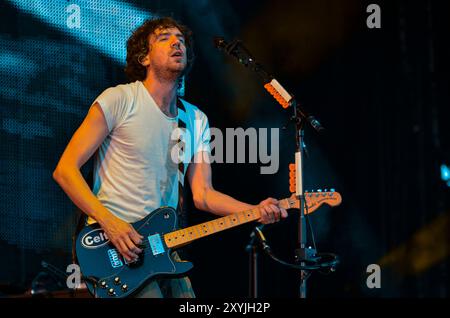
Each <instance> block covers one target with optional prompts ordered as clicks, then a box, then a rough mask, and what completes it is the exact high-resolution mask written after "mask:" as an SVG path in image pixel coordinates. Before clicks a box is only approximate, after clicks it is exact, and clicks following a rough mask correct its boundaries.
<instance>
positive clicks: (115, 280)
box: [114, 277, 120, 285]
mask: <svg viewBox="0 0 450 318" xmlns="http://www.w3.org/2000/svg"><path fill="white" fill-rule="evenodd" d="M114 284H115V285H120V277H115V278H114Z"/></svg>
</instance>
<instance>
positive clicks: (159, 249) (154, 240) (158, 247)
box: [148, 234, 166, 255]
mask: <svg viewBox="0 0 450 318" xmlns="http://www.w3.org/2000/svg"><path fill="white" fill-rule="evenodd" d="M148 242H149V243H150V248H151V250H152V254H153V255H159V254H164V253H165V252H166V251H165V249H164V246H163V243H162V240H161V236H160V235H159V234H153V235H150V236H149V237H148Z"/></svg>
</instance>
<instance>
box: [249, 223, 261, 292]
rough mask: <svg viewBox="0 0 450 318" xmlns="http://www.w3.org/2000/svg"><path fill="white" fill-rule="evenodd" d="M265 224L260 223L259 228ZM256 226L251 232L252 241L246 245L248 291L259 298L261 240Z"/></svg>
mask: <svg viewBox="0 0 450 318" xmlns="http://www.w3.org/2000/svg"><path fill="white" fill-rule="evenodd" d="M263 227H264V225H262V224H261V225H258V228H260V229H262V228H263ZM255 232H256V228H255V229H254V230H253V231H252V233H251V234H250V242H249V243H248V245H247V246H246V247H245V250H246V252H248V264H249V267H248V277H249V283H248V293H249V297H250V298H258V254H259V241H258V239H257V238H256V235H255Z"/></svg>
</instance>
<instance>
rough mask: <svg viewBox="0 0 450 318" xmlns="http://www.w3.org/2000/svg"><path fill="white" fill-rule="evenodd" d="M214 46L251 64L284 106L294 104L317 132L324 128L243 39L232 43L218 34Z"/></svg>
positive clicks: (271, 92)
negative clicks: (261, 63) (257, 58)
mask: <svg viewBox="0 0 450 318" xmlns="http://www.w3.org/2000/svg"><path fill="white" fill-rule="evenodd" d="M214 46H215V47H216V48H217V49H219V50H223V51H224V52H225V53H227V54H229V55H231V56H233V57H235V58H236V59H237V60H238V61H239V63H241V64H242V65H244V66H246V67H248V66H251V68H252V69H253V71H254V72H256V73H258V74H259V75H260V76H261V78H262V79H263V81H264V88H265V89H266V90H267V91H268V92H269V94H270V95H272V96H273V98H275V100H276V101H277V102H278V103H279V104H280V105H281V106H282V107H283V108H285V109H286V108H288V107H290V106H294V107H295V108H296V109H297V110H298V112H299V113H300V115H301V116H302V117H303V118H304V119H305V120H306V121H308V122H309V123H310V124H311V126H312V127H313V128H314V129H315V130H316V131H317V132H320V131H322V130H323V129H324V128H323V126H322V125H321V124H320V122H319V121H318V120H317V119H316V118H314V116H312V115H310V114H308V113H306V112H305V111H304V110H303V109H301V107H300V106H299V105H297V103H296V101H295V99H294V96H292V95H291V94H289V92H288V91H287V90H286V89H285V88H284V87H283V86H282V85H281V84H280V82H278V81H277V80H276V79H275V78H274V77H273V76H271V75H269V73H267V72H266V71H265V70H264V68H263V67H262V66H261V65H260V64H259V63H257V62H256V61H255V59H254V58H253V56H252V55H251V54H250V52H249V51H248V50H247V48H246V47H245V46H244V44H243V43H242V41H240V40H233V41H231V42H230V43H227V42H226V41H225V39H224V38H223V37H221V36H216V37H214Z"/></svg>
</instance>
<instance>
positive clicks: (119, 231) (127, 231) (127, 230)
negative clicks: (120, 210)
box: [99, 215, 144, 262]
mask: <svg viewBox="0 0 450 318" xmlns="http://www.w3.org/2000/svg"><path fill="white" fill-rule="evenodd" d="M99 223H100V226H101V227H102V229H103V230H104V231H105V232H106V235H108V238H109V240H110V241H111V243H113V244H114V246H115V247H116V248H117V250H118V251H119V252H120V254H122V256H123V257H124V258H125V259H126V260H127V262H133V261H135V260H137V259H138V257H139V256H138V254H140V253H141V252H142V250H141V249H140V248H138V247H137V245H140V244H141V242H142V239H143V238H144V237H143V236H142V235H140V234H139V233H138V232H136V230H135V229H134V228H133V227H132V226H131V225H130V224H128V223H127V222H125V221H122V220H121V219H119V218H118V217H116V216H113V215H111V216H109V217H108V218H107V219H104V220H102V221H99Z"/></svg>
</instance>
